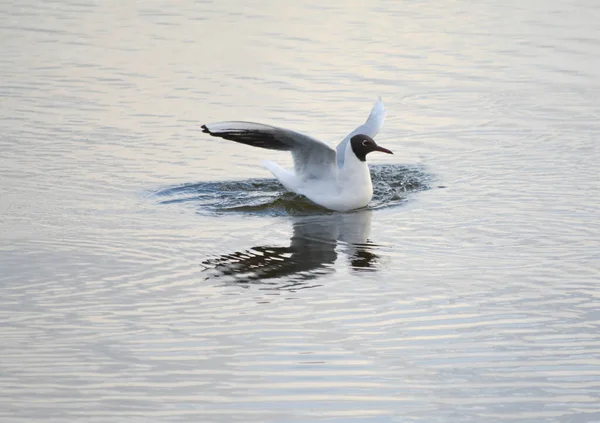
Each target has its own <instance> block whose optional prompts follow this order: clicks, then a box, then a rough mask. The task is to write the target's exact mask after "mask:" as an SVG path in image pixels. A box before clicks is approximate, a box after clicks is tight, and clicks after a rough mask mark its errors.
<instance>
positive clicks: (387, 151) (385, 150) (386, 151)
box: [375, 146, 394, 154]
mask: <svg viewBox="0 0 600 423" xmlns="http://www.w3.org/2000/svg"><path fill="white" fill-rule="evenodd" d="M375 151H381V152H382V153H387V154H394V153H392V152H391V151H390V150H388V149H387V148H383V147H380V146H377V148H376V149H375Z"/></svg>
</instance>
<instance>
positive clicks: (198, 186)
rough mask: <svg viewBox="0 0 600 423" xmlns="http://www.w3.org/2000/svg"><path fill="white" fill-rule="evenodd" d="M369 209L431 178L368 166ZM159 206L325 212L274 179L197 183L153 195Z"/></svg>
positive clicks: (393, 202)
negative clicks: (369, 169) (371, 196)
mask: <svg viewBox="0 0 600 423" xmlns="http://www.w3.org/2000/svg"><path fill="white" fill-rule="evenodd" d="M371 178H372V180H373V199H372V200H371V203H370V204H369V206H368V208H369V209H372V210H378V209H383V208H387V207H394V206H398V205H400V204H402V203H404V202H405V201H406V200H407V199H408V196H409V195H410V194H412V193H415V192H419V191H423V190H426V189H429V187H430V185H429V184H430V183H431V181H432V179H433V178H432V176H431V175H430V174H428V173H426V172H425V169H424V168H423V167H421V166H402V165H375V166H371ZM153 195H154V196H157V197H159V198H160V199H161V200H160V202H161V203H162V204H173V203H186V204H189V205H193V206H194V207H195V208H196V209H197V211H198V213H207V214H215V213H227V212H238V213H250V214H259V215H269V216H285V215H306V214H315V213H323V212H328V211H327V210H326V209H324V208H322V207H320V206H317V205H316V204H314V203H312V202H311V201H309V200H308V199H307V198H306V197H304V196H300V195H296V194H294V193H290V192H287V191H285V189H284V188H283V186H282V185H281V184H280V183H279V182H278V181H277V180H276V179H248V180H245V181H214V182H198V183H188V184H183V185H177V186H173V187H167V188H164V189H161V190H159V191H157V192H154V194H153Z"/></svg>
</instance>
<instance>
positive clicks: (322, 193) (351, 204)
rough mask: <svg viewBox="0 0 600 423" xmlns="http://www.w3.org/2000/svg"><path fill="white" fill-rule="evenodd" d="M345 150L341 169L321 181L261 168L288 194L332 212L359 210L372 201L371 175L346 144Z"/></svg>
mask: <svg viewBox="0 0 600 423" xmlns="http://www.w3.org/2000/svg"><path fill="white" fill-rule="evenodd" d="M345 147H346V148H345V151H344V156H345V157H344V165H343V167H341V168H338V167H337V166H336V167H331V168H330V169H329V172H328V173H327V174H323V175H322V176H321V177H320V178H303V175H302V174H300V175H299V174H297V173H296V172H294V171H290V170H287V169H284V168H283V167H281V166H279V165H278V164H277V163H275V162H272V161H269V160H265V161H263V165H264V167H266V168H267V169H268V170H269V171H270V172H271V173H272V174H273V175H274V176H275V177H276V178H277V179H278V180H279V182H281V184H282V185H283V186H284V187H285V188H286V189H287V190H288V191H291V192H295V193H296V194H300V195H304V196H305V197H306V198H308V199H309V200H311V201H312V202H314V203H316V204H318V205H320V206H323V207H325V208H327V209H330V210H335V211H347V210H354V209H359V208H361V207H365V206H366V205H367V204H369V201H371V198H372V197H373V184H372V182H371V172H370V171H369V167H368V166H367V162H362V161H360V160H358V158H357V157H356V155H355V154H354V152H353V151H352V148H351V147H350V144H349V143H347V144H346V146H345Z"/></svg>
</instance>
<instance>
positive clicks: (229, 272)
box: [153, 165, 432, 290]
mask: <svg viewBox="0 0 600 423" xmlns="http://www.w3.org/2000/svg"><path fill="white" fill-rule="evenodd" d="M371 176H372V180H373V190H374V193H373V200H372V201H371V203H370V205H369V207H368V208H365V209H361V210H358V211H354V212H348V213H333V212H329V211H327V210H325V209H323V208H321V207H319V206H317V205H315V204H313V203H311V202H310V201H308V200H307V199H306V198H304V197H302V196H298V195H295V194H292V193H289V192H285V190H284V189H283V187H282V186H281V185H280V184H279V182H278V181H277V180H275V179H251V180H246V181H223V182H202V183H195V184H184V185H178V186H175V187H168V188H165V189H162V190H160V191H158V192H155V193H153V194H154V196H156V197H157V198H159V199H160V203H162V204H177V203H180V204H182V205H183V204H185V205H191V206H193V207H194V208H195V209H196V211H197V212H198V213H200V214H205V215H206V214H208V215H212V216H218V215H221V214H225V213H237V214H240V215H243V216H247V215H254V216H271V217H272V216H287V217H289V218H291V219H292V233H291V236H290V242H289V245H288V246H275V245H261V246H255V247H252V248H246V249H240V250H239V251H235V252H232V253H229V254H223V255H220V256H217V257H213V258H209V259H206V260H204V261H203V262H202V266H203V268H204V271H205V272H206V278H207V279H209V280H214V281H220V282H221V283H223V284H235V285H238V286H245V287H250V286H259V287H261V288H263V289H275V290H298V289H304V288H309V287H314V286H319V283H318V280H319V279H320V278H322V277H323V276H325V275H328V274H332V273H333V272H335V265H334V264H335V262H336V261H337V259H338V256H339V255H340V253H341V254H343V255H345V256H346V257H347V259H348V265H349V266H350V268H351V269H352V270H353V271H376V270H377V269H378V268H379V266H380V264H381V259H380V256H379V255H378V254H377V250H378V246H377V244H375V243H373V242H371V241H370V240H369V236H370V230H371V219H372V216H373V213H374V211H375V210H379V209H383V208H388V207H394V206H399V205H400V204H402V203H404V202H406V201H407V200H408V198H409V196H410V195H411V194H412V193H415V192H418V191H423V190H426V189H429V183H430V182H431V179H432V178H431V175H429V174H427V173H426V172H425V171H424V169H423V168H422V167H407V166H399V165H379V166H372V167H371Z"/></svg>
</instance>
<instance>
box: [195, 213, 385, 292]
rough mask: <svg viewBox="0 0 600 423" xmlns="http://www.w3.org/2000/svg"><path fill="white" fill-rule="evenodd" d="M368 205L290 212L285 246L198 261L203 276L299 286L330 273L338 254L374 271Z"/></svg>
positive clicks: (264, 285)
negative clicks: (344, 210)
mask: <svg viewBox="0 0 600 423" xmlns="http://www.w3.org/2000/svg"><path fill="white" fill-rule="evenodd" d="M372 214H373V212H372V211H371V210H360V211H356V212H353V213H335V214H327V215H312V216H310V215H308V216H294V217H293V218H292V222H293V223H292V235H291V237H290V242H289V245H288V246H274V245H261V246H255V247H252V248H248V249H245V250H240V251H236V252H233V253H229V254H223V255H220V256H218V257H214V258H210V259H207V260H204V261H203V262H202V266H204V270H205V271H206V272H207V273H206V274H207V279H212V280H221V281H223V283H224V284H226V285H232V284H235V285H239V286H246V287H249V286H260V287H261V288H263V289H276V290H299V289H305V288H311V287H315V286H319V285H320V284H319V283H318V279H320V278H321V277H323V276H325V275H329V274H332V273H333V272H335V266H334V264H335V262H336V261H337V259H338V257H339V255H340V253H341V254H343V255H344V256H346V257H347V258H348V263H349V265H350V266H351V267H352V268H353V269H354V270H356V271H359V270H376V269H377V266H378V261H379V256H378V255H377V254H376V253H375V251H374V249H375V248H376V247H377V246H376V245H375V244H374V243H372V242H371V241H369V239H368V237H369V234H370V230H371V217H372Z"/></svg>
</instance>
